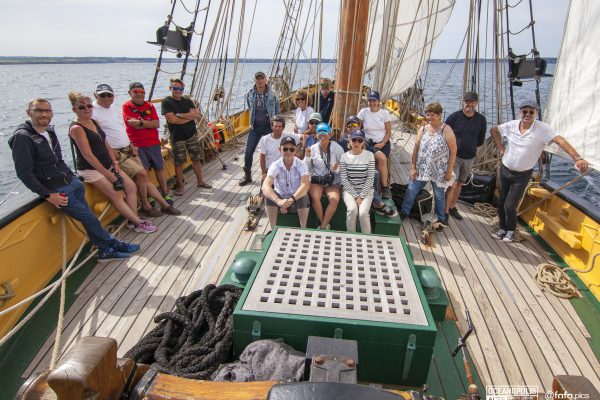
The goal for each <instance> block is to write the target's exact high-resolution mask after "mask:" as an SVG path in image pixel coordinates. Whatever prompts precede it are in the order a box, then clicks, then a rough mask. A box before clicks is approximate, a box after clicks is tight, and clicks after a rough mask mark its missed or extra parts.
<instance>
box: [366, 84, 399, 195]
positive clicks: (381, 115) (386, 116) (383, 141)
mask: <svg viewBox="0 0 600 400" xmlns="http://www.w3.org/2000/svg"><path fill="white" fill-rule="evenodd" d="M367 100H368V101H369V107H368V108H363V109H362V110H360V111H359V112H358V118H360V119H362V121H363V130H364V131H365V137H366V144H367V150H369V151H370V152H371V153H373V155H374V156H375V165H376V168H377V171H379V174H380V180H381V186H382V190H381V195H382V197H383V198H384V199H389V198H391V197H392V193H391V192H390V185H389V182H388V177H389V173H388V166H387V159H388V158H389V157H390V149H391V144H390V138H391V137H392V117H391V115H390V113H389V112H388V111H387V110H384V109H383V108H381V105H380V104H379V92H375V91H372V92H369V95H368V96H367Z"/></svg>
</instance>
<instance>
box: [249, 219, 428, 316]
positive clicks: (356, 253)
mask: <svg viewBox="0 0 600 400" xmlns="http://www.w3.org/2000/svg"><path fill="white" fill-rule="evenodd" d="M242 309H243V310H245V311H262V312H269V313H285V314H296V315H305V316H315V317H330V318H347V319H357V320H366V321H374V322H388V323H389V322H392V323H399V324H412V325H421V326H426V325H428V322H427V317H426V315H425V311H424V309H423V305H422V304H421V300H420V298H419V294H418V291H417V288H416V285H415V283H414V281H413V276H412V274H411V271H410V268H409V264H408V260H407V258H406V255H405V254H404V249H403V247H402V243H401V241H400V239H399V238H393V237H387V236H375V235H369V236H367V235H356V234H351V233H343V232H331V231H327V232H320V231H312V230H299V229H292V228H279V229H278V230H277V232H276V235H275V237H274V238H273V241H272V243H271V245H270V246H269V250H268V252H267V254H266V256H265V258H264V261H263V263H262V265H261V268H260V271H258V274H257V276H256V279H255V280H254V282H253V284H252V288H251V289H250V292H249V294H248V297H247V299H246V301H245V303H244V305H243V308H242Z"/></svg>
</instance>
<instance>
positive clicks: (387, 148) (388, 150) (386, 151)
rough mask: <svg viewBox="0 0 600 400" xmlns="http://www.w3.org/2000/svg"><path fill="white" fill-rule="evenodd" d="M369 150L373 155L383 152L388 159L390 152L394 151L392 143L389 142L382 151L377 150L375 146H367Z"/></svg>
mask: <svg viewBox="0 0 600 400" xmlns="http://www.w3.org/2000/svg"><path fill="white" fill-rule="evenodd" d="M376 144H377V143H373V145H376ZM366 147H367V150H369V151H370V152H371V153H373V154H375V153H377V152H378V151H381V152H382V153H383V154H385V156H386V157H387V158H390V151H391V149H392V145H391V144H390V141H389V140H388V141H387V143H386V144H385V146H383V147H382V148H381V149H378V148H376V147H375V146H369V145H367V146H366Z"/></svg>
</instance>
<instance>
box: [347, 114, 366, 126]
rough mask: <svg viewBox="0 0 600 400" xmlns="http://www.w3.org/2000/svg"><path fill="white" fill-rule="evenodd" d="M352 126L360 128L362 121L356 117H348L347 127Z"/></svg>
mask: <svg viewBox="0 0 600 400" xmlns="http://www.w3.org/2000/svg"><path fill="white" fill-rule="evenodd" d="M350 124H358V125H359V126H360V125H361V124H362V121H361V120H360V118H358V117H357V116H356V115H351V116H349V117H348V119H346V125H350Z"/></svg>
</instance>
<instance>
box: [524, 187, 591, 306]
mask: <svg viewBox="0 0 600 400" xmlns="http://www.w3.org/2000/svg"><path fill="white" fill-rule="evenodd" d="M548 193H549V192H548V190H546V189H544V188H541V187H532V188H530V189H529V190H528V191H527V193H526V196H525V198H524V200H523V204H522V206H521V209H522V210H525V209H526V208H527V207H529V205H531V204H533V203H534V202H537V201H539V200H540V199H541V198H543V197H544V196H546V195H548ZM521 218H523V220H524V221H526V222H527V223H528V224H529V226H531V228H532V229H533V230H535V231H536V232H537V233H538V234H539V235H540V236H541V237H542V238H543V239H544V240H545V241H546V242H547V243H548V244H549V245H550V246H551V247H552V248H553V249H554V251H555V252H556V254H558V256H559V257H561V258H562V259H563V260H564V261H565V262H566V263H567V264H568V265H569V266H570V267H571V268H573V269H575V270H579V271H588V272H577V271H576V272H577V275H578V276H579V277H580V278H581V280H582V281H583V282H584V283H585V284H586V286H588V287H589V289H590V291H591V292H592V293H593V294H594V296H596V298H597V299H598V300H600V257H595V256H596V255H598V254H599V253H600V224H598V222H596V221H594V220H593V219H592V218H590V217H589V216H587V215H586V214H585V213H584V212H583V211H581V210H579V209H578V208H577V207H575V206H574V205H572V204H569V203H568V202H567V201H565V200H564V199H563V198H561V197H559V196H552V197H550V198H549V199H548V200H546V201H544V202H543V203H542V204H539V205H537V206H536V207H532V208H531V209H530V210H528V211H526V212H525V213H524V214H523V215H521ZM594 264H595V265H594Z"/></svg>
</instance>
